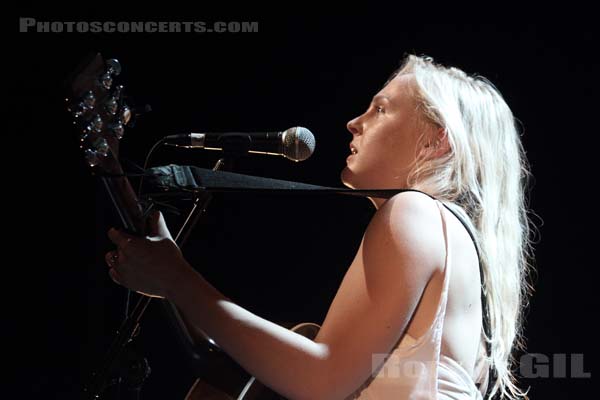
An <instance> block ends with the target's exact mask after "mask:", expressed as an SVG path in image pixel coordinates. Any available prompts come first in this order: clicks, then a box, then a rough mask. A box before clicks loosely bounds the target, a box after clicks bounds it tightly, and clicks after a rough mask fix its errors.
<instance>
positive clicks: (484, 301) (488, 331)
mask: <svg viewBox="0 0 600 400" xmlns="http://www.w3.org/2000/svg"><path fill="white" fill-rule="evenodd" d="M407 191H410V192H419V193H423V194H424V195H427V196H429V197H430V198H432V199H433V200H437V199H436V198H435V197H434V196H432V195H430V194H429V193H425V192H423V191H420V190H417V189H402V192H407ZM438 202H440V203H441V204H442V205H443V206H444V207H446V209H447V210H448V211H450V212H451V213H452V214H453V215H454V216H455V217H456V218H457V219H458V220H459V221H460V222H461V223H462V224H463V226H464V227H465V229H466V230H467V233H468V234H469V236H470V237H471V240H472V241H473V244H474V245H475V251H476V252H477V259H478V261H479V278H480V279H481V307H482V309H483V310H482V314H483V321H482V322H483V332H484V333H485V335H486V336H487V337H488V338H489V337H491V326H490V319H489V318H490V317H489V312H488V305H487V298H486V297H485V291H484V289H485V287H486V285H485V276H484V274H483V263H482V261H481V256H480V252H479V245H478V244H477V241H476V240H475V236H474V235H473V232H471V229H470V228H469V225H468V224H467V223H466V222H465V220H464V219H463V218H462V217H461V216H460V215H459V214H457V213H456V212H455V211H454V210H452V209H451V208H450V207H448V206H447V205H446V204H444V203H443V202H442V201H439V200H438ZM485 348H486V351H487V355H488V356H489V355H491V354H492V348H491V345H490V343H489V342H488V340H487V338H486V340H485ZM495 377H496V374H495V371H494V369H493V368H492V366H491V365H490V368H489V378H488V387H487V391H486V394H485V398H486V399H487V398H488V396H489V394H490V391H491V388H492V386H493V385H491V384H490V383H491V382H493V381H494V380H495Z"/></svg>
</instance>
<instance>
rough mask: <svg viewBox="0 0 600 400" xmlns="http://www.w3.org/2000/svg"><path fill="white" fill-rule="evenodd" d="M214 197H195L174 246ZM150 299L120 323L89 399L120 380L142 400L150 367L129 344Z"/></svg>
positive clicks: (88, 389) (234, 153)
mask: <svg viewBox="0 0 600 400" xmlns="http://www.w3.org/2000/svg"><path fill="white" fill-rule="evenodd" d="M224 151H225V149H224ZM239 154H240V151H237V149H232V150H231V151H225V155H224V157H223V158H220V159H219V160H218V161H217V162H216V164H215V165H214V167H213V171H218V170H221V169H223V167H225V166H229V167H231V166H232V165H233V160H232V159H230V158H229V157H232V156H237V155H239ZM212 197H213V194H212V193H210V192H206V193H203V194H202V195H198V196H197V197H196V199H195V201H194V206H193V208H192V210H191V211H190V213H189V215H188V216H187V218H186V220H185V222H184V223H183V225H182V227H181V228H180V230H179V232H178V233H177V236H176V237H175V243H177V246H178V247H179V248H182V247H183V245H184V244H185V243H186V241H187V239H188V238H189V235H190V233H191V230H192V229H193V228H194V226H195V225H196V224H197V223H198V221H199V220H200V218H201V216H202V215H203V214H204V213H205V211H206V209H207V207H208V204H209V203H210V201H211V200H212ZM151 209H152V204H151V205H150V206H149V207H148V208H147V210H146V213H147V212H148V211H150V210H151ZM151 300H152V297H149V296H142V297H141V298H140V299H139V300H138V302H137V304H136V305H135V307H134V309H133V311H132V312H131V314H129V315H128V316H127V317H126V318H125V320H124V321H123V322H122V323H121V326H120V327H119V329H118V330H117V332H116V337H115V338H114V339H113V342H112V344H111V345H110V347H109V350H108V353H107V355H106V357H105V359H104V361H103V363H102V368H100V369H99V372H98V373H93V374H92V383H91V384H90V385H89V386H88V387H86V388H85V389H84V391H86V392H87V396H88V398H89V399H90V400H91V399H94V400H95V399H100V396H101V395H102V393H103V391H104V390H105V389H106V388H107V387H108V386H111V385H112V384H115V383H121V380H125V381H126V382H128V383H129V384H130V386H131V387H130V389H131V390H132V391H134V392H136V397H137V398H139V393H140V391H141V388H142V385H143V383H144V381H145V379H146V378H147V377H148V375H149V374H150V367H149V366H148V362H147V360H146V359H145V358H143V359H140V358H139V357H138V356H135V354H134V353H133V351H132V350H131V349H130V348H127V345H130V344H131V343H132V341H133V338H134V337H135V336H137V334H138V333H139V330H140V319H141V318H142V315H143V314H144V312H145V311H146V309H147V308H148V305H149V304H150V301H151ZM209 343H210V342H209ZM124 352H125V353H126V354H127V355H128V356H129V357H128V358H129V360H127V361H129V365H128V366H127V365H126V366H123V365H119V362H120V361H121V360H120V358H121V355H122V354H123V353H124ZM115 369H117V370H118V371H119V377H118V378H116V382H115V380H111V381H109V379H110V374H111V373H112V372H114V371H115ZM123 375H125V376H123Z"/></svg>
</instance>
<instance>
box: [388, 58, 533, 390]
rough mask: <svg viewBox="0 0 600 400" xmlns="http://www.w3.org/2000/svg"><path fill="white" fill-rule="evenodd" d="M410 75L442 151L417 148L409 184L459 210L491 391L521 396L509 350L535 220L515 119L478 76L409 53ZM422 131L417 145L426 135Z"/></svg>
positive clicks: (515, 338)
mask: <svg viewBox="0 0 600 400" xmlns="http://www.w3.org/2000/svg"><path fill="white" fill-rule="evenodd" d="M398 74H412V75H413V76H414V83H416V85H415V86H416V88H415V96H416V99H417V104H418V112H419V115H420V116H421V117H423V120H424V121H425V122H426V123H430V124H434V125H435V126H439V127H442V128H444V130H445V133H446V134H447V137H448V142H449V144H450V150H449V152H448V153H446V154H445V155H443V156H441V157H437V158H431V157H428V156H427V151H420V152H419V153H418V155H417V161H416V163H415V165H414V167H413V168H412V170H411V173H410V174H409V177H408V184H409V187H411V188H414V189H418V190H421V191H424V192H426V193H429V194H430V195H432V196H434V197H436V198H438V199H439V200H441V201H443V202H444V203H445V204H446V205H448V206H449V207H450V208H452V210H453V211H455V212H457V213H458V214H460V215H461V216H462V217H463V220H465V221H466V222H467V224H468V225H470V228H471V231H472V232H473V234H474V236H475V240H476V242H477V247H478V250H479V254H480V261H481V263H482V268H483V282H482V284H483V290H484V292H483V293H484V296H485V300H486V302H487V308H488V316H487V317H488V321H489V327H490V330H491V334H490V336H489V337H488V336H487V335H486V341H487V345H488V347H489V349H490V351H491V354H489V359H488V361H489V362H490V365H491V367H492V371H493V373H494V375H495V379H493V380H492V381H491V382H489V383H488V385H491V386H490V389H491V392H490V398H491V397H493V396H494V394H497V393H499V394H500V395H501V397H502V398H509V399H514V398H518V397H525V398H527V396H526V393H525V392H524V391H523V390H521V389H520V388H519V387H518V386H517V380H516V377H515V376H514V375H513V371H512V369H513V367H514V364H515V353H516V352H517V351H519V350H524V338H523V335H522V329H523V310H524V308H525V307H526V306H527V300H528V297H529V295H530V294H531V291H532V287H531V285H530V284H529V283H528V277H529V273H530V271H532V269H533V268H532V264H531V263H530V262H531V261H533V248H532V240H531V237H530V236H531V233H532V232H533V229H534V226H533V224H532V223H531V222H530V219H529V217H528V204H527V198H526V191H527V189H528V185H529V180H530V177H531V173H530V169H529V164H528V161H527V158H526V155H525V151H524V149H523V146H522V143H521V140H520V137H519V131H518V129H517V125H516V120H515V118H514V116H513V114H512V112H511V110H510V108H509V107H508V105H507V104H506V102H505V101H504V99H503V97H502V96H501V94H500V93H499V91H498V90H497V89H496V88H495V87H494V85H493V84H491V83H490V82H489V81H488V80H486V79H485V78H483V77H481V76H469V75H467V74H466V73H464V72H463V71H461V70H459V69H457V68H447V67H443V66H441V65H439V64H436V63H434V62H433V60H432V59H431V58H429V57H417V56H414V55H409V56H407V57H406V59H405V60H404V62H403V64H402V67H401V68H400V69H399V70H398V72H397V73H396V74H395V75H398ZM425 136H426V135H425V134H423V135H422V137H421V140H420V145H419V146H418V147H417V148H418V149H423V148H425V147H424V146H423V145H424V144H425V143H430V142H431V141H432V138H431V137H425Z"/></svg>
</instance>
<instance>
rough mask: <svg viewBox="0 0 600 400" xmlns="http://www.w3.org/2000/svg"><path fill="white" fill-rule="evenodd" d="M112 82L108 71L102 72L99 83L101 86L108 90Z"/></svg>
mask: <svg viewBox="0 0 600 400" xmlns="http://www.w3.org/2000/svg"><path fill="white" fill-rule="evenodd" d="M112 83H113V79H112V75H111V74H110V73H108V72H106V73H104V74H102V76H100V84H101V85H102V87H103V88H104V89H106V90H109V89H110V87H111V86H112Z"/></svg>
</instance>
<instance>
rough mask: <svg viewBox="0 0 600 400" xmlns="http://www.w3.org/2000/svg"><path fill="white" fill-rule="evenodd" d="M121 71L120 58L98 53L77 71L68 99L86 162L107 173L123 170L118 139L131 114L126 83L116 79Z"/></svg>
mask: <svg viewBox="0 0 600 400" xmlns="http://www.w3.org/2000/svg"><path fill="white" fill-rule="evenodd" d="M120 73H121V64H120V63H119V61H117V60H116V59H109V60H106V61H105V60H104V59H103V58H102V55H101V54H100V53H98V54H96V55H95V56H93V57H92V59H91V61H90V62H89V63H86V64H85V65H83V66H82V67H81V68H80V69H79V70H78V72H76V73H75V77H74V78H73V79H72V80H71V81H70V85H69V86H70V87H69V92H70V94H69V98H67V99H66V101H67V110H68V111H69V112H70V113H71V115H72V117H73V124H74V125H75V126H76V127H77V130H78V131H79V134H80V139H81V146H80V147H81V149H82V150H83V152H84V156H85V159H86V162H87V164H88V165H89V166H90V167H92V168H93V169H95V170H99V171H101V172H103V173H107V174H121V173H122V168H121V164H120V163H119V161H118V159H119V141H120V140H121V138H122V137H123V135H124V133H125V125H127V123H128V122H129V121H130V120H131V116H132V113H131V110H130V109H129V107H128V106H127V105H126V104H125V101H124V97H123V86H121V85H116V84H115V82H114V78H115V77H116V76H117V75H119V74H120Z"/></svg>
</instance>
